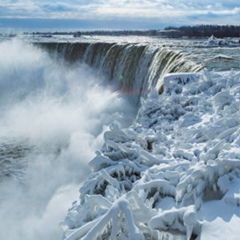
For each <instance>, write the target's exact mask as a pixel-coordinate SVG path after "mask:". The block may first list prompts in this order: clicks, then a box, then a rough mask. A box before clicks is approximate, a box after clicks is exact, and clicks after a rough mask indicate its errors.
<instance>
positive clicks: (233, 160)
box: [61, 71, 240, 240]
mask: <svg viewBox="0 0 240 240" xmlns="http://www.w3.org/2000/svg"><path fill="white" fill-rule="evenodd" d="M164 87H165V88H164V92H163V94H161V95H158V94H157V93H156V92H153V93H151V94H149V96H148V98H147V99H145V100H142V106H141V108H140V109H139V112H138V115H137V118H136V121H135V122H134V123H133V124H132V125H131V126H130V127H128V128H125V129H124V128H121V126H119V124H118V123H117V122H115V123H114V124H112V125H111V127H110V129H109V131H107V132H106V133H105V135H104V145H103V147H102V149H101V150H100V151H97V152H96V157H95V158H94V159H93V160H92V161H91V162H90V166H91V167H92V170H93V172H92V173H91V175H90V176H89V178H88V179H87V180H86V181H85V182H84V183H83V184H82V186H81V188H80V200H79V201H75V202H74V203H73V206H72V207H71V208H70V209H69V211H68V214H67V216H66V218H65V219H64V221H63V222H62V223H61V226H62V228H63V229H64V236H63V239H64V240H73V239H85V240H87V239H131V240H133V239H134V240H137V239H199V240H200V239H201V240H208V239H211V240H215V239H216V240H219V239H222V240H223V239H224V240H225V239H230V240H237V239H239V236H240V228H239V226H240V148H239V147H240V111H239V110H240V104H239V103H240V72H237V71H232V72H221V73H220V72H208V71H205V72H202V73H198V74H196V73H189V74H169V75H168V76H166V77H165V79H164Z"/></svg>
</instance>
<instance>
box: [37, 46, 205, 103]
mask: <svg viewBox="0 0 240 240" xmlns="http://www.w3.org/2000/svg"><path fill="white" fill-rule="evenodd" d="M38 45H39V46H41V47H44V48H47V50H48V51H49V52H50V53H51V55H52V56H53V57H57V58H58V59H64V60H66V61H67V62H69V63H71V64H73V63H76V62H81V63H85V64H87V65H89V66H91V67H93V68H95V69H97V70H98V71H99V74H100V75H101V76H102V77H104V78H105V79H106V80H107V83H108V84H111V85H112V87H113V89H114V90H116V91H119V92H120V93H121V94H125V95H128V96H131V99H132V100H133V101H134V102H135V103H136V104H138V103H139V100H140V98H141V96H143V95H146V94H147V93H149V92H150V91H151V90H152V89H157V91H160V89H161V87H162V85H163V78H164V75H165V74H167V73H176V72H197V71H199V70H201V69H202V66H200V65H197V64H196V63H194V62H192V61H189V60H188V59H187V58H186V56H185V55H184V54H183V53H181V52H177V51H173V50H170V49H167V48H158V47H153V46H150V45H146V44H140V43H138V44H134V43H107V42H95V43H88V42H79V43H38Z"/></svg>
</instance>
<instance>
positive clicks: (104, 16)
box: [0, 0, 240, 29]
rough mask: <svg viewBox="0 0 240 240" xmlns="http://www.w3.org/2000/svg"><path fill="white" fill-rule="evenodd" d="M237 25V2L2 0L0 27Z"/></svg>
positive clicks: (239, 19)
mask: <svg viewBox="0 0 240 240" xmlns="http://www.w3.org/2000/svg"><path fill="white" fill-rule="evenodd" d="M198 24H219V25H227V24H228V25H239V24H240V0H185V1H183V0H51V1H50V0H1V1H0V28H11V27H13V28H83V29H91V28H92V29H162V28H164V27H167V26H182V25H198Z"/></svg>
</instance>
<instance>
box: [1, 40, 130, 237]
mask: <svg viewBox="0 0 240 240" xmlns="http://www.w3.org/2000/svg"><path fill="white" fill-rule="evenodd" d="M0 66H1V67H0V112H1V114H0V149H1V152H0V223H1V224H0V239H11V240H32V239H34V240H42V239H46V240H52V239H60V238H61V236H62V231H61V230H60V228H59V226H58V225H59V222H60V221H61V220H62V219H63V218H64V216H65V214H66V211H67V209H68V208H69V207H70V206H71V202H72V201H74V199H77V198H78V189H79V185H80V183H81V181H82V180H83V179H85V178H86V177H87V176H88V175H89V172H90V170H89V167H88V165H87V163H88V162H89V160H91V159H92V158H93V156H94V155H95V153H94V152H95V150H97V149H99V148H100V146H101V145H102V142H103V140H102V134H103V132H104V131H105V130H106V129H107V128H108V127H107V126H108V125H109V124H110V123H111V122H113V121H114V120H118V121H120V122H122V124H123V125H125V126H126V125H127V124H128V122H129V119H131V118H132V116H134V110H133V109H132V108H131V107H130V105H129V104H128V103H127V102H126V101H125V100H124V99H123V98H122V97H120V96H119V95H118V94H116V93H113V92H111V90H110V89H108V88H107V87H106V86H104V85H103V83H102V80H101V79H99V78H98V76H97V75H96V73H95V72H93V71H92V70H90V69H89V68H88V67H87V66H84V65H74V66H71V67H67V66H65V64H64V63H54V62H53V61H52V60H51V59H50V58H49V57H48V55H47V54H46V53H44V52H43V51H41V50H39V49H36V48H34V47H32V46H30V45H27V44H26V43H24V44H23V43H21V42H19V41H8V42H2V43H0ZM126 116H128V117H126ZM17 149H18V150H17ZM19 149H20V150H19Z"/></svg>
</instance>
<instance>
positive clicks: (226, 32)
mask: <svg viewBox="0 0 240 240" xmlns="http://www.w3.org/2000/svg"><path fill="white" fill-rule="evenodd" d="M26 34H29V33H26ZM31 34H34V35H48V36H51V35H73V36H75V37H80V36H81V35H99V36H133V35H135V36H159V37H168V38H169V37H170V38H182V37H189V38H192V37H195V38H201V37H210V36H212V35H213V36H215V37H217V38H224V37H240V25H239V26H234V25H225V26H218V25H199V26H182V27H167V28H165V29H164V30H119V31H116V30H94V31H82V32H80V31H77V32H54V33H51V32H45V33H43V32H34V33H31Z"/></svg>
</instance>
